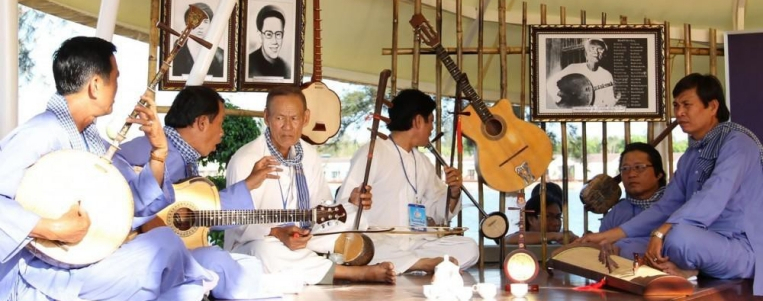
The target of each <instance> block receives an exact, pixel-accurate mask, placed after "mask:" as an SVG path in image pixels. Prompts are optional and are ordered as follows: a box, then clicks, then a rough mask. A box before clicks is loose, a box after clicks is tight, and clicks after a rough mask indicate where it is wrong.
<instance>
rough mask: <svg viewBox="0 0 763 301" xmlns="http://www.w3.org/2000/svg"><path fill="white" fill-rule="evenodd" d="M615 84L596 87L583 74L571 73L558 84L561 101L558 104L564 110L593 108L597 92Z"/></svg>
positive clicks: (610, 83)
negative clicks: (584, 107) (580, 107)
mask: <svg viewBox="0 0 763 301" xmlns="http://www.w3.org/2000/svg"><path fill="white" fill-rule="evenodd" d="M613 85H614V83H612V82H608V83H604V84H601V85H596V86H594V85H593V84H592V83H591V81H590V80H589V79H588V77H586V76H585V75H583V74H580V73H571V74H567V75H565V76H563V77H562V78H560V79H559V81H557V82H556V86H557V87H559V97H560V100H559V102H557V103H556V104H557V105H558V106H560V107H562V108H569V107H578V106H591V105H593V102H594V100H596V99H595V98H594V97H595V93H596V90H600V89H604V88H607V87H611V86H613Z"/></svg>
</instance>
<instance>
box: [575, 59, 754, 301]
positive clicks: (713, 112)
mask: <svg viewBox="0 0 763 301" xmlns="http://www.w3.org/2000/svg"><path fill="white" fill-rule="evenodd" d="M673 97H674V101H673V107H674V112H675V114H676V117H677V118H678V122H679V125H680V126H681V129H682V130H683V131H684V132H686V133H687V134H689V137H690V142H689V149H687V150H686V153H684V155H683V156H682V157H681V159H680V160H679V162H678V168H677V170H676V172H675V175H674V177H673V179H672V181H671V182H670V184H669V185H668V186H667V188H666V189H665V194H664V195H663V196H662V199H661V200H660V201H659V202H657V203H655V204H654V205H652V206H651V207H650V208H649V209H647V210H646V211H644V213H643V214H639V215H637V216H636V217H634V218H633V219H631V220H630V221H628V222H626V223H625V224H623V225H621V226H620V227H617V228H614V229H611V230H609V231H606V232H603V233H598V234H593V235H589V236H586V237H584V238H583V241H588V242H597V243H614V242H616V241H618V240H620V239H623V238H625V237H643V236H647V235H650V233H651V238H650V241H649V245H648V246H647V250H646V255H645V257H646V260H647V262H648V263H649V264H650V265H652V266H654V267H656V268H658V269H660V270H662V271H664V272H666V273H669V274H673V275H681V276H685V277H690V276H693V275H697V274H702V275H706V276H710V277H715V278H722V279H729V278H753V277H754V278H759V277H763V236H761V235H760V233H761V231H762V230H763V224H761V223H760V222H759V220H758V219H759V217H758V216H759V215H760V213H761V212H763V185H761V183H763V168H762V167H761V166H762V165H763V164H762V163H761V162H762V161H761V158H762V156H761V149H762V148H763V147H761V145H760V142H759V141H758V139H757V137H755V135H754V134H752V132H750V131H749V130H747V129H746V128H744V127H742V126H740V125H738V124H735V123H732V122H728V120H729V110H728V108H727V107H726V102H725V98H724V93H723V88H722V86H721V83H720V81H718V79H717V78H715V77H714V76H711V75H701V74H696V73H695V74H690V75H687V76H686V77H684V78H683V79H681V80H680V81H679V82H678V83H677V84H676V86H675V88H674V89H673ZM748 234H749V235H748ZM755 276H758V277H755ZM753 293H754V294H755V295H758V296H760V295H763V280H759V281H755V282H754V284H753Z"/></svg>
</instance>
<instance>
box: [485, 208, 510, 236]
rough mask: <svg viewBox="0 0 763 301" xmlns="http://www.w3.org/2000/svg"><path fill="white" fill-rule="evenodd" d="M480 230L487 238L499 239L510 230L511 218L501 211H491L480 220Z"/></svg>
mask: <svg viewBox="0 0 763 301" xmlns="http://www.w3.org/2000/svg"><path fill="white" fill-rule="evenodd" d="M480 232H482V235H483V236H485V237H487V238H490V239H499V238H501V237H503V236H505V235H506V233H508V232H509V220H508V218H506V215H505V214H503V213H501V212H497V211H496V212H493V213H490V214H488V215H487V216H486V217H485V218H484V219H482V221H481V222H480Z"/></svg>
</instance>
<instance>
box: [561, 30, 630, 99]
mask: <svg viewBox="0 0 763 301" xmlns="http://www.w3.org/2000/svg"><path fill="white" fill-rule="evenodd" d="M583 48H584V51H585V58H586V62H585V63H576V64H569V65H567V66H566V67H564V69H562V70H561V71H559V72H557V73H554V75H552V76H551V77H549V78H548V79H547V80H546V88H547V90H548V96H549V97H551V99H553V100H554V103H555V104H556V105H557V106H558V107H576V106H593V107H594V108H604V107H613V106H614V105H615V104H616V103H617V97H616V96H615V88H614V84H615V81H614V79H613V78H612V73H610V72H609V70H607V69H604V68H602V67H601V60H602V59H603V58H604V56H606V54H607V50H608V48H607V44H606V43H604V40H602V39H595V38H594V39H587V40H585V42H583ZM583 77H584V78H585V79H587V80H588V81H587V82H586V81H585V80H582V79H583ZM560 80H561V81H560ZM581 82H586V84H585V85H582V83H581ZM588 94H590V97H589V96H587V95H588Z"/></svg>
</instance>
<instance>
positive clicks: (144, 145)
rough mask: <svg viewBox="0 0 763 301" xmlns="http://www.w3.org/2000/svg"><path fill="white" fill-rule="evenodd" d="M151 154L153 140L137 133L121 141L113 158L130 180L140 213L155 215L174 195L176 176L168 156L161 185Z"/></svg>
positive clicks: (115, 164) (140, 214)
mask: <svg viewBox="0 0 763 301" xmlns="http://www.w3.org/2000/svg"><path fill="white" fill-rule="evenodd" d="M150 154H151V144H150V143H149V141H148V139H146V137H138V138H135V139H133V140H130V141H128V142H127V143H124V144H122V145H121V146H120V150H119V151H117V153H116V155H115V156H114V158H113V160H112V162H113V164H114V166H116V167H117V168H118V169H119V170H120V171H121V172H122V174H123V175H124V176H125V178H126V179H127V182H128V183H129V184H130V188H131V189H132V191H133V200H134V202H135V216H137V217H147V216H152V215H154V214H156V213H158V212H159V211H161V210H162V209H164V208H165V207H167V206H168V205H169V204H171V203H172V202H173V200H174V199H175V191H174V190H173V189H172V183H173V178H172V176H171V172H170V167H169V161H170V160H167V164H165V165H164V183H162V187H159V185H157V183H156V178H155V177H154V174H153V172H152V171H151V168H150V166H149V164H150V162H149V157H150ZM168 157H169V155H168ZM168 159H169V158H168ZM134 166H141V170H140V172H139V173H137V174H136V173H135V171H134V169H133V167H134Z"/></svg>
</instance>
